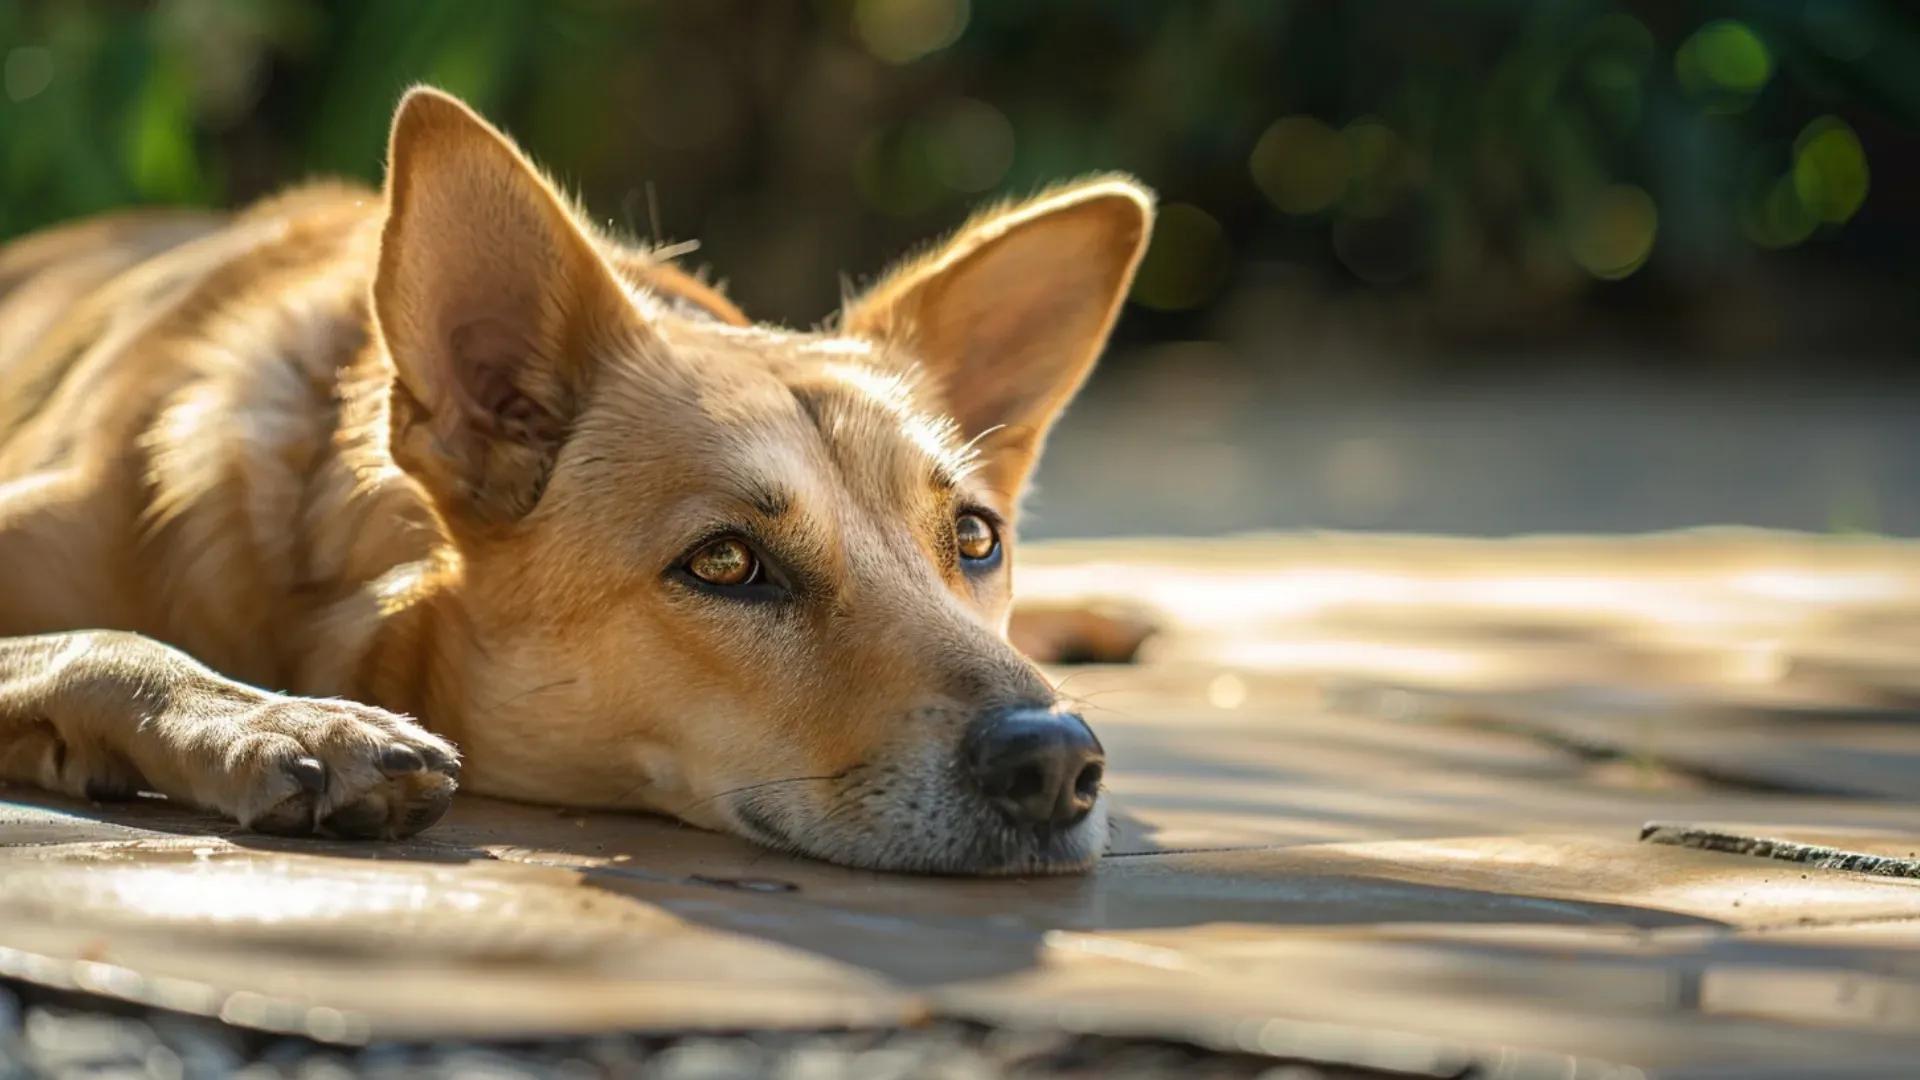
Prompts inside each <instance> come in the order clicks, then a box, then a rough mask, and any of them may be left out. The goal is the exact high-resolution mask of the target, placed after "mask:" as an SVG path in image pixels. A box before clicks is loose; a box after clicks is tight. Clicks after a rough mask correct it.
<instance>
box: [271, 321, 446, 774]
mask: <svg viewBox="0 0 1920 1080" xmlns="http://www.w3.org/2000/svg"><path fill="white" fill-rule="evenodd" d="M367 341H368V342H369V344H368V345H366V346H365V347H364V348H363V349H362V350H361V351H360V353H359V354H358V356H357V357H356V358H355V359H354V360H353V361H352V362H350V363H349V364H347V365H346V366H345V367H343V368H342V369H341V375H340V387H339V396H338V399H337V400H338V401H339V422H338V428H337V431H336V436H335V438H334V440H333V450H332V452H331V453H330V454H329V456H328V458H327V459H326V460H325V461H324V462H322V463H321V464H320V465H319V467H317V468H316V469H315V470H314V471H313V473H312V474H311V478H310V481H309V490H308V492H307V505H308V507H309V510H310V514H311V517H310V520H311V521H313V522H314V523H315V526H314V527H315V535H314V542H313V543H312V545H311V546H310V549H309V558H310V560H311V565H310V566H309V567H308V570H309V572H310V573H311V575H312V576H313V578H314V579H316V587H317V592H318V593H319V595H321V596H322V597H323V598H324V599H323V600H322V602H321V603H319V604H318V605H316V607H315V608H314V609H313V610H312V612H311V617H310V618H309V619H308V620H307V621H306V626H305V631H306V632H305V634H304V635H302V639H303V642H302V643H303V647H302V648H301V649H300V655H299V656H298V657H297V658H295V660H294V668H295V684H296V687H297V688H298V689H299V690H300V691H301V692H303V693H310V694H337V695H344V696H348V697H352V698H354V699H356V700H359V701H366V702H370V703H373V704H378V705H380V706H382V707H384V708H389V709H393V710H395V711H397V712H404V713H407V714H409V715H412V716H414V717H416V718H419V719H421V720H422V721H424V722H426V723H427V724H428V725H429V726H431V727H433V728H434V729H435V730H436V731H439V732H441V733H442V734H445V735H447V736H449V737H452V738H455V739H457V738H458V737H459V734H460V733H459V732H457V731H453V730H450V728H451V727H452V726H454V725H456V724H457V721H458V718H459V717H460V716H461V715H463V712H462V706H461V700H460V698H461V687H462V685H463V683H464V681H465V675H466V672H465V668H466V666H467V664H468V663H469V658H470V656H471V654H472V651H473V648H472V639H471V635H470V634H469V633H468V632H467V628H466V626H465V620H464V618H463V609H462V607H461V605H460V603H459V590H460V578H461V567H460V563H459V559H458V556H457V555H456V554H455V552H454V549H453V545H452V544H451V542H450V541H449V540H448V537H447V533H446V529H445V527H444V525H443V524H442V522H441V521H440V518H439V516H438V515H437V514H436V513H435V511H434V509H433V506H432V504H431V503H430V502H429V500H428V498H427V495H426V493H425V492H424V491H422V490H421V488H420V486H419V485H418V484H417V483H415V482H414V481H413V479H412V478H411V477H409V476H407V475H406V474H405V473H404V472H402V471H401V470H400V469H399V468H398V466H396V465H395V464H394V463H393V458H392V456H391V454H390V453H389V452H388V449H387V447H388V438H389V416H388V400H389V395H390V394H391V392H392V379H393V365H392V361H391V359H389V358H388V357H387V355H386V353H385V350H384V349H383V348H382V347H381V346H380V345H379V344H378V343H377V337H376V336H374V335H369V336H368V338H367Z"/></svg>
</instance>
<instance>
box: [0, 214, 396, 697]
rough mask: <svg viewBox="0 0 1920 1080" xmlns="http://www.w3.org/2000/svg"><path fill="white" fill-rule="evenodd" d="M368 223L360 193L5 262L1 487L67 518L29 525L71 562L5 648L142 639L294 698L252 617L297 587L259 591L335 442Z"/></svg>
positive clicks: (0, 285) (260, 616)
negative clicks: (41, 640) (37, 636)
mask: <svg viewBox="0 0 1920 1080" xmlns="http://www.w3.org/2000/svg"><path fill="white" fill-rule="evenodd" d="M379 217H380V204H379V198H378V196H377V195H375V194H373V193H372V192H369V191H366V190H364V189H357V188H349V187H345V186H341V185H319V186H315V187H310V188H304V189H299V190H296V191H295V192H293V193H290V194H288V195H285V196H281V197H279V198H276V199H271V200H268V201H266V202H263V203H260V204H257V205H256V206H254V207H252V208H250V209H248V210H246V211H244V212H242V213H240V214H238V215H235V216H233V217H230V218H229V217H226V216H222V215H214V214H204V213H187V212H139V213H133V214H125V215H118V216H114V217H109V218H102V219H95V220H91V221H86V222H82V223H79V224H77V225H72V226H66V227H62V228H56V229H52V230H49V231H46V232H42V233H37V234H34V235H31V236H28V237H25V238H22V239H21V240H18V241H16V242H14V243H13V244H10V245H8V246H7V247H5V248H0V486H12V487H14V488H15V489H16V492H15V493H16V494H17V493H18V491H17V489H19V488H21V487H29V488H32V489H34V490H36V491H39V492H42V493H43V497H44V499H46V500H48V501H50V502H53V503H56V504H60V505H62V506H63V508H64V510H65V512H64V513H56V514H46V515H42V517H43V519H44V520H47V521H49V522H50V523H57V525H53V524H50V525H49V526H48V527H49V528H53V527H58V528H59V529H60V534H61V535H60V543H59V545H58V547H59V548H60V549H61V550H63V551H66V552H68V553H70V557H69V558H67V559H64V560H62V564H58V565H51V566H46V567H44V572H43V573H41V574H39V575H37V576H36V580H35V581H34V582H33V583H31V584H30V585H29V587H28V588H27V590H26V591H27V592H28V593H30V594H31V595H30V596H23V597H17V598H16V602H14V603H10V604H8V605H7V606H6V611H5V612H4V618H3V619H0V622H4V625H0V633H9V634H17V633H33V632H40V631H45V630H51V629H64V628H68V627H75V626H86V627H104V628H115V629H127V630H135V631H139V632H141V633H146V634H150V635H153V636H155V637H158V638H160V639H161V640H166V641H172V642H175V643H177V644H181V645H183V646H185V647H188V648H190V649H194V650H195V651H196V654H197V655H204V656H207V657H208V658H209V659H210V660H212V661H213V662H215V663H217V664H220V665H221V666H222V667H223V668H225V667H229V666H232V665H237V666H238V670H240V671H243V672H245V673H246V674H247V675H249V676H252V677H258V678H263V679H271V678H282V679H284V678H285V676H286V674H287V673H286V672H285V670H284V664H283V662H282V660H281V659H280V658H281V657H283V656H284V655H286V653H285V650H284V648H278V647H276V642H275V635H274V634H273V633H272V632H271V629H270V627H271V626H272V625H273V624H274V623H275V622H276V621H281V622H284V616H285V615H286V614H287V613H286V612H284V611H277V610H275V608H274V605H272V604H270V603H266V602H264V601H266V600H267V598H270V597H277V596H286V595H290V594H291V592H292V589H291V586H292V585H293V584H294V583H293V582H291V581H280V580H268V579H270V578H276V577H277V576H280V575H284V574H286V573H287V572H289V571H290V570H291V563H290V561H289V560H288V559H286V558H285V557H284V556H285V551H284V547H285V545H286V544H287V543H289V542H290V541H291V537H292V536H293V530H295V529H297V528H298V524H299V523H298V513H297V510H296V507H297V505H298V503H299V502H300V501H301V500H302V499H304V497H305V491H304V488H305V487H306V486H307V485H308V484H309V482H310V476H311V471H312V470H313V469H314V468H316V467H317V466H319V465H321V464H322V463H323V461H324V459H325V457H326V456H327V455H328V453H329V452H330V451H331V449H332V446H333V443H334V435H335V433H336V431H337V429H338V426H339V425H338V417H337V416H336V415H335V414H336V412H337V402H338V401H339V395H338V393H337V384H338V381H339V376H340V371H341V368H342V366H343V365H345V364H347V363H348V362H349V361H350V360H351V359H352V358H353V356H354V355H355V353H356V351H357V350H358V349H359V348H360V346H361V345H362V344H364V341H365V337H366V319H365V303H366V300H365V294H366V287H367V280H368V275H369V274H370V265H371V252H372V251H373V249H374V246H375V244H376V242H377V233H378V225H379ZM134 579H138V581H139V583H140V584H138V585H135V584H134ZM209 589H211V590H212V592H211V594H208V590H209ZM203 595H204V596H207V597H208V600H210V601H211V602H212V603H215V604H219V605H220V608H219V611H220V612H221V614H220V616H219V617H213V618H208V617H203V616H205V615H206V614H207V612H208V609H205V608H203V606H202V605H203V604H204V603H206V602H207V601H202V600H199V599H193V600H191V601H189V600H188V599H187V598H198V597H200V596H203ZM239 612H254V613H256V614H255V615H254V617H251V618H249V617H247V616H244V615H237V613H239Z"/></svg>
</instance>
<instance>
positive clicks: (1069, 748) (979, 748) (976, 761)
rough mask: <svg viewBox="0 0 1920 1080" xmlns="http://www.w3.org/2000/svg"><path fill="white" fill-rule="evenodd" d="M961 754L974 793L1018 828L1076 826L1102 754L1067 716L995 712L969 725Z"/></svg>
mask: <svg viewBox="0 0 1920 1080" xmlns="http://www.w3.org/2000/svg"><path fill="white" fill-rule="evenodd" d="M962 752H963V754H964V756H965V759H966V763H967V767H968V768H969V769H970V770H971V771H972V773H973V779H974V782H975V783H977V784H979V785H980V790H982V791H984V792H986V795H987V798H988V800H989V801H991V802H992V803H993V804H994V805H995V806H997V807H999V808H1000V811H1001V812H1002V813H1004V814H1006V815H1007V817H1008V818H1010V819H1012V820H1013V822H1014V823H1015V824H1018V825H1031V826H1038V827H1041V828H1048V829H1064V828H1069V827H1071V826H1074V825H1078V824H1079V823H1080V822H1081V820H1082V819H1084V818H1085V817H1086V816H1087V813H1088V811H1090V810H1092V809H1093V803H1094V800H1095V799H1097V798H1099V796H1100V776H1101V772H1102V770H1104V769H1105V767H1106V754H1105V752H1104V751H1102V750H1101V749H1100V740H1099V739H1096V738H1094V737H1093V730H1092V729H1091V728H1089V727H1087V723H1086V721H1084V720H1082V719H1080V718H1079V717H1077V716H1075V715H1073V714H1072V713H1057V712H1051V711H1049V710H1046V709H1036V708H1015V709H998V710H995V711H993V712H990V713H987V714H985V715H984V716H981V717H980V718H979V719H977V720H975V721H974V722H973V726H972V728H971V729H970V730H969V731H968V732H967V740H966V743H965V745H964V748H963V751H962Z"/></svg>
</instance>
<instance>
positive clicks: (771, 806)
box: [0, 88, 1153, 874]
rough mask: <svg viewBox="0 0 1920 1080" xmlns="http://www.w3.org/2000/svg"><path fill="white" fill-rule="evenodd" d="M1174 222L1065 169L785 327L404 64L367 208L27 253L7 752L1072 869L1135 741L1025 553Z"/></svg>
mask: <svg viewBox="0 0 1920 1080" xmlns="http://www.w3.org/2000/svg"><path fill="white" fill-rule="evenodd" d="M1152 217H1153V198H1152V195H1151V193H1150V192H1149V191H1148V190H1146V189H1145V188H1144V187H1142V186H1141V185H1140V184H1138V183H1137V182H1135V181H1133V180H1132V179H1130V178H1128V177H1125V176H1120V175H1106V176H1098V177H1093V178H1089V179H1086V180H1082V181H1080V182H1076V183H1070V184H1066V185H1064V186H1061V187H1057V188H1054V189H1052V190H1049V191H1046V192H1044V193H1042V194H1040V195H1038V196H1037V197H1034V198H1032V199H1029V200H1026V201H1022V202H1018V203H1014V204H1009V205H1005V206H1002V207H1000V208H997V209H993V210H990V211H987V212H984V213H982V214H979V215H977V216H976V217H974V218H973V219H972V220H970V221H969V222H968V223H967V224H965V225H964V226H963V227H962V228H960V229H959V230H958V232H957V233H955V234H954V235H953V236H952V237H951V238H949V239H947V240H946V241H944V242H943V243H940V244H938V245H936V246H933V247H931V248H930V249H928V250H927V251H926V252H924V253H923V254H921V255H919V256H918V257H914V258H910V259H907V260H906V261H904V262H902V263H900V264H899V265H897V266H895V267H894V268H893V269H891V270H890V271H888V272H886V273H885V274H883V275H882V276H881V277H880V278H879V279H878V280H877V281H876V282H875V283H874V284H873V285H872V287H871V288H869V289H867V290H866V291H865V292H864V293H862V294H860V295H858V296H855V297H853V298H851V299H849V300H848V301H847V302H846V303H845V305H844V306H843V309H842V310H841V312H840V313H839V314H838V316H837V317H836V318H835V319H833V320H832V321H831V322H829V323H827V324H825V326H824V327H823V328H822V329H820V330H817V331H812V332H798V331H791V330H787V329H781V328H777V327H771V326H765V325H758V324H755V323H753V322H751V321H750V320H749V319H747V318H746V316H745V315H743V314H742V313H741V311H740V310H739V309H738V308H737V307H735V306H734V305H733V304H732V303H731V302H730V301H728V300H727V299H726V298H725V297H724V296H723V295H722V294H721V293H720V292H719V291H718V290H717V289H715V288H712V287H710V286H708V285H706V284H703V283H702V282H701V281H700V280H698V279H697V278H696V277H695V276H693V275H691V274H688V273H686V272H684V271H682V270H680V269H678V268H677V267H675V266H674V265H673V264H672V263H671V262H670V261H668V260H667V259H664V258H661V257H658V256H656V255H654V254H652V253H650V252H649V251H647V250H645V249H642V248H639V247H637V246H633V245H630V244H626V243H623V242H620V241H618V240H616V239H614V238H612V237H609V236H606V235H603V234H602V233H601V232H599V231H597V230H596V229H594V228H593V227H592V226H591V225H590V224H589V223H588V221H587V219H586V218H585V216H584V215H583V214H582V213H581V212H580V211H579V210H578V209H577V208H576V207H575V206H574V205H573V204H572V203H570V202H569V201H568V200H567V199H566V198H564V197H563V196H562V195H561V194H560V193H559V192H558V191H557V190H556V188H555V186H554V185H553V184H552V183H550V182H549V181H548V180H547V179H546V178H545V177H544V176H543V174H542V173H541V172H540V171H539V170H538V169H536V168H535V167H534V166H533V165H532V164H531V163H530V162H529V160H528V159H527V158H526V157H525V156H524V155H523V154H522V152H521V151H520V150H519V149H518V148H517V147H516V146H515V145H514V144H513V142H512V141H510V140H509V139H508V138H507V137H506V136H505V135H503V134H501V133H500V132H499V131H498V130H496V129H495V128H493V127H492V126H490V125H489V124H488V123H487V122H486V121H485V120H483V119H482V118H481V117H480V116H478V115H477V114H476V113H475V112H473V111H472V110H471V109H469V108H468V107H467V106H466V105H465V104H463V103H462V102H460V101H458V100H457V99H455V98H453V97H450V96H448V95H446V94H444V93H441V92H439V91H436V90H433V89H430V88H417V89H414V90H412V91H410V92H409V93H408V94H407V95H406V96H405V97H404V98H403V99H402V101H401V102H400V104H399V107H398V109H397V111H396V113H395V116H394V121H393V127H392V134H391V141H390V144H389V148H388V159H387V174H386V178H385V182H384V186H383V189H382V190H381V191H377V192H376V191H373V190H370V189H365V188H360V187H356V186H350V185H346V184H335V183H318V184H311V185H308V186H304V187H300V188H296V189H293V190H291V191H289V192H287V193H284V194H282V195H279V196H275V197H272V198H269V199H266V200H265V201H262V202H259V203H256V204H254V205H252V206H251V207H248V208H246V209H244V210H242V211H239V212H238V213H236V214H234V215H232V216H230V217H229V216H219V215H213V214H202V213H188V212H157V211H146V212H138V213H132V214H126V215H120V216H108V217H103V218H98V219H92V220H88V221H85V222H81V223H78V224H72V225H66V226H58V227H55V228H52V229H50V230H47V231H43V232H40V233H36V234H32V235H29V236H26V237H24V238H21V239H19V240H16V241H14V242H13V243H12V244H10V245H8V246H6V247H4V248H0V781H5V782H12V783H19V784H27V785H37V786H39V787H41V788H45V789H49V790H52V791H56V792H62V793H66V794H69V795H73V796H81V797H85V798H89V799H112V798H122V797H129V796H132V795H134V794H136V793H139V792H143V791H145V792H158V793H160V794H163V795H165V796H167V797H168V798H170V799H174V800H181V801H184V802H187V803H191V804H193V805H196V806H198V807H203V808H206V809H208V810H210V811H214V812H217V813H219V814H221V815H224V816H225V817H227V818H230V819H232V820H233V821H236V822H238V823H239V824H240V825H241V826H243V827H246V828H249V829H252V830H256V831H259V832H265V833H276V834H291V835H325V836H332V837H337V838H370V839H382V838H384V839H395V838H402V837H407V836H410V835H412V834H414V833H417V832H419V831H420V830H422V829H425V828H427V827H428V826H430V825H431V824H433V823H434V822H435V821H436V820H437V819H439V818H440V816H441V815H442V814H443V813H444V812H445V810H446V809H447V806H448V804H449V801H450V800H451V798H452V795H453V792H454V789H455V787H456V786H457V785H458V786H464V787H465V788H466V789H467V790H470V791H474V792H479V793H483V794H486V795H492V796H499V797H504V798H508V799H516V800H523V801H530V802H536V803H546V804H558V805H564V806H570V807H579V808H615V809H635V810H645V811H651V812H656V813H660V814H665V815H669V816H676V817H679V818H680V819H682V820H684V821H686V822H689V823H691V824H694V825H697V826H702V827H705V828H709V829H714V830H721V831H730V832H733V833H735V834H738V835H740V836H743V837H746V838H748V839H750V840H753V841H756V842H758V843H760V844H763V845H767V846H770V847H773V848H777V849H782V850H786V851H790V852H796V853H802V854H805V855H808V856H812V857H816V858H820V859H825V860H829V861H832V862H836V863H841V864H844V865H848V866H854V867H865V868H872V869H884V870H899V871H918V872H933V873H953V874H1007V873H1046V872H1071V871H1076V870H1081V869H1084V868H1086V867H1088V866H1090V865H1091V864H1092V863H1093V862H1094V861H1095V860H1097V859H1098V857H1099V856H1100V854H1101V853H1102V851H1103V849H1104V848H1105V845H1106V837H1107V815H1106V799H1105V796H1104V785H1103V782H1102V770H1103V768H1104V760H1103V751H1102V748H1101V745H1100V743H1099V741H1098V739H1097V738H1096V737H1095V735H1094V733H1093V732H1092V731H1091V730H1090V729H1089V727H1088V726H1087V724H1086V723H1085V721H1084V720H1083V719H1082V718H1081V717H1080V716H1078V715H1076V713H1075V712H1074V711H1073V709H1071V708H1070V707H1068V706H1067V705H1066V704H1064V703H1063V702H1062V701H1061V700H1060V698H1059V697H1058V696H1057V695H1056V693H1055V692H1054V689H1053V687H1052V686H1051V684H1050V683H1049V681H1048V680H1047V679H1046V678H1045V677H1044V676H1043V675H1042V673H1041V672H1040V671H1039V670H1038V669H1037V668H1036V667H1035V666H1034V665H1033V664H1032V663H1030V662H1029V661H1028V660H1027V659H1026V658H1025V657H1023V656H1022V655H1020V654H1019V653H1018V652H1017V651H1016V650H1015V649H1014V648H1013V647H1012V646H1011V645H1009V644H1008V642H1007V628H1008V609H1009V603H1010V598H1011V588H1012V574H1013V562H1014V555H1013V548H1014V543H1015V535H1016V522H1017V511H1018V508H1019V502H1020V496H1021V492H1022V489H1023V487H1024V485H1025V484H1026V481H1027V478H1028V474H1029V473H1030V472H1031V471H1032V469H1033V465H1034V462H1035V459H1036V457H1037V456H1038V454H1039V453H1040V451H1041V447H1042V443H1043V441H1044V440H1045V437H1046V434H1047V431H1048V428H1049V427H1050V425H1051V424H1052V423H1053V421H1054V419H1055V418H1056V417H1057V416H1058V414H1059V413H1060V411H1061V410H1062V409H1063V408H1064V407H1065V406H1066V404H1067V403H1068V401H1069V399H1070V398H1072V397H1073V395H1074V394H1075V392H1076V390H1077V389H1078V388H1079V386H1080V384H1081V383H1082V382H1083V381H1084V380H1085V379H1086V377H1087V374H1088V372H1089V371H1090V370H1091V368H1092V367H1093V365H1094V363H1095V360H1096V358H1097V357H1098V355H1099V353H1100V352H1101V350H1102V348H1103V347H1104V345H1105V342H1106V339H1107V337H1108V334H1109V332H1110V331H1111V329H1112V327H1113V324H1114V321H1115V319H1116V317H1117V314H1118V312H1119V309H1120V307H1121V304H1122V302H1123V300H1124V298H1125V296H1126V294H1127V291H1128V288H1129V285H1130V282H1131V280H1132V277H1133V274H1134V271H1135V268H1136V266H1137V265H1138V263H1139V261H1140V258H1141V255H1142V252H1143V250H1144V249H1145V246H1146V243H1147V239H1148V236H1149V234H1150V232H1151V224H1152Z"/></svg>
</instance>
